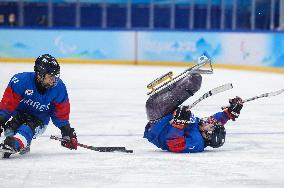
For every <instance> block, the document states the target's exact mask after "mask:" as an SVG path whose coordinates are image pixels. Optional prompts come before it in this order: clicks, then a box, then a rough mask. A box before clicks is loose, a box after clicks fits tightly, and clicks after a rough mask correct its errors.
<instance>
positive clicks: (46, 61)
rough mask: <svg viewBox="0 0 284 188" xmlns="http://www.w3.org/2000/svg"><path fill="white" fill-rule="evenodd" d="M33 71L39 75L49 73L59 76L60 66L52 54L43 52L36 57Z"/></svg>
mask: <svg viewBox="0 0 284 188" xmlns="http://www.w3.org/2000/svg"><path fill="white" fill-rule="evenodd" d="M34 71H35V72H36V73H37V74H38V75H40V76H44V75H46V74H50V75H52V76H56V77H59V75H60V66H59V63H58V62H57V60H56V59H55V58H54V57H53V56H51V55H49V54H44V55H41V56H39V57H38V58H37V59H36V61H35V66H34Z"/></svg>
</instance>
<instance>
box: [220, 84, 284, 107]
mask: <svg viewBox="0 0 284 188" xmlns="http://www.w3.org/2000/svg"><path fill="white" fill-rule="evenodd" d="M283 92H284V89H280V90H278V91H273V92H270V93H263V94H261V95H257V96H254V97H251V98H248V99H245V100H243V103H245V102H249V101H253V100H255V99H259V98H263V97H273V96H276V95H280V94H281V93H283ZM228 107H229V106H222V107H221V108H222V110H224V109H225V108H228Z"/></svg>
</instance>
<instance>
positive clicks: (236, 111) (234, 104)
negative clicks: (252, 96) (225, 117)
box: [227, 96, 243, 121]
mask: <svg viewBox="0 0 284 188" xmlns="http://www.w3.org/2000/svg"><path fill="white" fill-rule="evenodd" d="M229 103H230V106H229V107H228V109H227V111H228V113H229V115H230V117H231V119H232V120H233V121H235V119H236V118H238V117H239V115H240V112H241V109H242V108H243V100H242V99H241V98H240V97H238V96H236V97H235V98H233V99H230V100H229Z"/></svg>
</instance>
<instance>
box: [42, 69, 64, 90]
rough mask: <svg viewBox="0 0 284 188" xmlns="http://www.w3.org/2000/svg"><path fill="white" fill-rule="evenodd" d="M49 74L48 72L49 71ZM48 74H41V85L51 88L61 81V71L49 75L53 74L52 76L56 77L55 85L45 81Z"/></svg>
mask: <svg viewBox="0 0 284 188" xmlns="http://www.w3.org/2000/svg"><path fill="white" fill-rule="evenodd" d="M47 74H48V73H47ZM47 74H44V75H40V77H41V82H40V83H41V85H42V86H43V87H44V88H46V89H50V88H53V87H55V86H56V85H57V84H58V81H59V79H60V73H58V74H55V75H53V74H49V75H51V76H52V78H53V79H54V82H53V85H48V84H46V83H44V79H45V76H46V75H47Z"/></svg>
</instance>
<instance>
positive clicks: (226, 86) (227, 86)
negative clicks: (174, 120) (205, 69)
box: [188, 83, 233, 110]
mask: <svg viewBox="0 0 284 188" xmlns="http://www.w3.org/2000/svg"><path fill="white" fill-rule="evenodd" d="M232 88H233V84H232V83H228V84H224V85H222V86H219V87H216V88H214V89H211V90H210V91H208V92H206V93H204V94H203V95H202V96H201V97H200V98H199V99H197V100H196V101H195V102H194V103H192V104H191V105H189V106H188V110H190V109H191V108H193V107H194V106H195V105H196V104H198V103H199V102H201V101H202V100H204V99H206V98H208V97H210V96H212V95H215V94H217V93H221V92H224V91H227V90H229V89H232Z"/></svg>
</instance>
